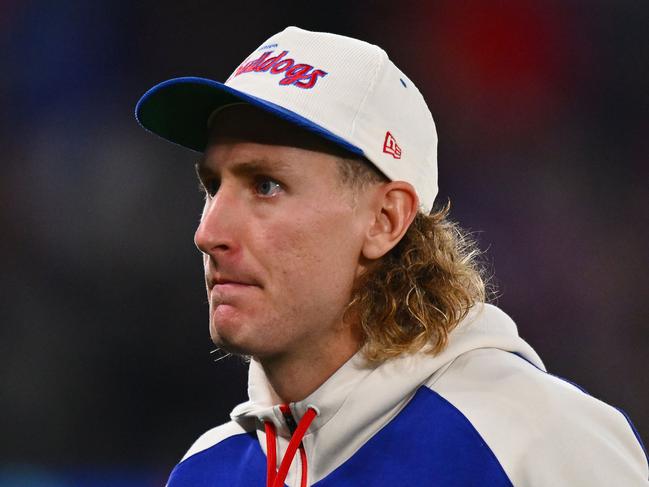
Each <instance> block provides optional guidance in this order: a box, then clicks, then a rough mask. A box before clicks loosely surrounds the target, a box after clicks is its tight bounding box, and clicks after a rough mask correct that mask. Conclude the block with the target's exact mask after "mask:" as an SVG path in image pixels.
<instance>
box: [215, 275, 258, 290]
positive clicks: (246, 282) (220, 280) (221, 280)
mask: <svg viewBox="0 0 649 487" xmlns="http://www.w3.org/2000/svg"><path fill="white" fill-rule="evenodd" d="M206 281H207V288H208V290H210V291H211V290H212V289H213V288H215V287H216V288H217V289H218V288H220V289H226V288H228V287H232V288H235V287H245V286H257V287H259V284H257V283H256V282H255V281H253V280H251V279H239V278H236V279H235V278H230V277H220V276H218V277H217V276H210V275H207V276H206Z"/></svg>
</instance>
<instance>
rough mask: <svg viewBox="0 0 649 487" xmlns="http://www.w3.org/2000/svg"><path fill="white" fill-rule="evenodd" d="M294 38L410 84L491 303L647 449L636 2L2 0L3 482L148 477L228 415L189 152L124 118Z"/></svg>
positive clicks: (644, 214)
mask: <svg viewBox="0 0 649 487" xmlns="http://www.w3.org/2000/svg"><path fill="white" fill-rule="evenodd" d="M287 25H298V26H301V27H304V28H308V29H312V30H326V31H333V32H336V33H340V34H346V35H351V36H354V37H359V38H362V39H365V40H368V41H370V42H373V43H377V44H379V45H381V46H382V47H383V48H385V49H386V50H387V52H388V53H389V54H390V56H391V57H392V59H394V60H395V61H396V64H397V65H399V66H400V67H401V68H402V69H403V70H404V71H405V72H406V73H408V75H409V76H410V77H411V78H412V79H413V80H414V81H415V82H416V83H417V84H418V85H419V88H420V89H421V91H422V92H423V93H424V96H425V97H426V98H427V100H428V102H429V106H430V108H431V111H432V112H433V115H434V116H435V119H436V121H437V125H438V131H439V136H440V148H439V154H440V155H439V161H440V183H441V184H440V187H441V194H440V197H439V200H438V201H443V200H445V199H446V198H447V197H448V198H450V199H451V201H452V203H453V213H452V215H453V217H454V219H456V220H459V221H460V222H461V223H462V224H463V225H464V226H465V227H468V228H469V229H471V230H473V231H475V232H477V233H476V236H477V238H478V239H479V241H480V243H481V246H482V248H484V249H487V251H488V258H489V262H490V264H491V266H492V267H493V269H494V271H495V275H496V280H495V282H496V284H497V285H498V288H499V297H498V299H497V303H498V304H499V305H500V306H501V307H503V308H504V309H505V310H506V311H507V312H508V313H510V314H511V315H512V316H513V318H514V319H515V320H516V321H517V323H518V325H519V329H520V332H521V334H522V335H523V336H524V337H525V338H526V339H527V340H528V341H529V342H530V343H531V344H532V345H533V346H534V347H535V348H536V349H537V351H538V352H539V353H540V355H541V357H542V358H543V359H544V361H545V363H546V365H547V366H548V369H549V370H550V371H551V372H553V373H555V374H557V375H560V376H565V377H568V378H570V379H572V380H573V381H574V382H576V383H578V384H580V385H581V386H583V387H584V388H585V389H586V390H588V391H589V392H590V393H592V394H593V395H595V396H597V397H599V398H601V399H603V400H605V401H607V402H609V403H611V404H613V405H615V406H619V407H621V408H622V409H624V410H625V411H626V412H627V413H629V415H630V416H631V418H632V419H633V420H634V422H635V424H636V426H637V428H638V430H639V432H640V435H641V436H642V437H643V438H644V439H645V440H647V439H649V375H648V374H647V373H646V370H647V359H648V358H649V328H648V325H649V308H648V303H649V279H648V278H647V271H648V270H649V266H648V264H649V257H648V256H647V244H648V243H649V225H648V223H649V222H648V221H647V220H648V215H649V212H648V211H647V208H648V203H649V185H648V184H647V180H648V179H649V164H648V162H649V157H648V156H649V37H648V33H647V30H648V27H649V3H647V2H643V1H630V0H624V1H623V0H616V1H608V0H592V1H590V2H583V1H577V0H571V1H558V0H557V1H554V0H548V1H538V0H466V1H459V0H431V1H423V0H422V1H403V2H388V1H377V2H343V1H329V2H322V3H313V2H291V1H287V2H281V3H280V2H277V3H275V2H261V1H241V2H227V3H226V2H207V1H198V0H186V1H183V2H177V1H169V0H158V1H155V2H154V1H135V2H133V1H126V0H97V1H93V2H81V1H73V0H71V1H66V2H45V1H17V0H0V31H1V32H2V35H1V37H0V39H1V40H0V68H1V69H0V107H1V108H2V110H1V112H0V147H2V159H3V161H2V164H0V225H1V228H2V230H1V232H2V238H1V239H0V246H1V247H0V249H1V251H2V260H3V262H4V263H3V269H2V272H1V273H0V295H1V300H2V315H1V318H0V320H1V327H0V359H1V360H2V365H1V367H0V486H1V487H18V486H20V487H23V486H29V487H44V486H47V487H71V486H75V487H76V486H81V487H99V486H111V487H126V486H129V487H130V486H138V487H142V486H145V487H148V486H151V487H153V486H160V485H163V484H164V481H165V479H166V478H167V475H168V473H169V471H170V469H171V468H172V467H173V465H174V464H175V463H176V462H177V460H178V459H179V458H180V456H181V455H182V454H183V453H184V451H185V450H186V448H187V447H188V446H189V445H190V444H191V442H192V441H193V440H194V439H195V438H196V437H197V436H198V434H199V433H201V432H203V431H204V430H206V429H207V428H209V427H211V426H213V425H216V424H218V423H220V422H222V421H224V420H226V419H227V417H228V413H229V411H230V409H231V408H232V407H233V406H234V405H235V404H236V403H238V402H240V401H242V400H244V399H245V385H244V384H245V379H246V367H245V365H244V364H243V363H242V362H241V361H240V360H238V359H229V360H223V361H220V362H218V363H214V362H213V357H212V356H211V355H210V353H209V352H210V350H212V348H213V347H212V346H211V343H210V340H209V334H208V329H207V321H206V320H207V315H206V310H207V306H206V300H205V296H204V290H203V284H202V268H201V261H200V258H199V254H198V252H197V250H196V249H195V248H194V246H193V243H192V239H193V231H194V227H195V225H196V223H197V221H198V218H199V212H200V209H201V206H202V205H201V196H200V195H199V193H198V191H197V189H196V188H197V184H196V181H195V176H194V174H193V171H192V169H191V164H192V163H193V162H194V158H195V157H196V156H195V155H194V154H192V153H190V152H188V151H185V150H182V149H180V148H177V147H174V146H172V145H170V144H167V143H165V142H163V141H162V140H160V139H157V138H155V137H153V136H151V135H149V134H147V133H145V132H144V131H143V130H142V129H140V128H139V127H138V126H137V124H136V122H135V121H134V118H133V114H132V113H133V108H134V104H135V102H136V101H137V99H138V97H139V96H140V95H141V94H142V93H143V92H144V91H146V90H147V89H148V88H149V87H151V86H152V85H154V84H155V83H157V82H159V81H162V80H165V79H168V78H172V77H176V76H183V75H198V76H207V77H213V78H215V79H219V80H224V79H225V78H226V77H227V76H228V75H229V73H230V72H231V71H232V70H233V69H234V68H235V67H236V66H237V65H238V63H239V62H240V61H242V60H243V59H244V58H245V56H247V55H248V54H249V52H250V51H252V50H253V49H254V48H255V47H256V46H257V45H259V44H260V43H261V42H262V41H264V40H265V39H266V38H267V37H268V36H269V35H271V34H272V33H275V32H277V31H279V30H281V29H283V28H284V27H285V26H287ZM643 370H645V372H642V371H643Z"/></svg>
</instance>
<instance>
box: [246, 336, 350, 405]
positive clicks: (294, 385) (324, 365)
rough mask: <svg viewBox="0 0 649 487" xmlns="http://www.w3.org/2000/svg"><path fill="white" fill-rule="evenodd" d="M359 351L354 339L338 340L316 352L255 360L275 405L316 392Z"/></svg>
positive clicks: (300, 398) (303, 397)
mask: <svg viewBox="0 0 649 487" xmlns="http://www.w3.org/2000/svg"><path fill="white" fill-rule="evenodd" d="M358 349H359V342H358V340H350V339H346V340H340V341H339V342H338V343H335V344H333V343H329V346H327V347H320V348H319V349H317V350H310V351H301V353H294V354H292V355H282V356H279V357H271V358H258V359H257V360H258V361H259V363H260V364H261V366H262V368H263V369H264V372H265V374H266V377H267V379H268V382H269V384H270V386H271V387H272V393H273V395H274V398H275V400H276V401H277V402H279V403H290V402H295V401H301V400H303V399H305V398H306V397H307V396H309V395H310V394H311V393H313V392H314V391H315V390H316V389H318V388H319V387H320V386H321V385H322V384H323V383H324V382H325V381H326V380H327V379H328V378H329V377H331V376H332V375H333V374H334V372H336V371H337V370H338V369H339V368H340V367H341V366H342V365H343V364H344V363H345V362H347V361H348V360H349V359H350V358H351V357H352V356H353V355H354V354H355V353H356V352H357V351H358Z"/></svg>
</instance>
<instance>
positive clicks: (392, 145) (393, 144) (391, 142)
mask: <svg viewBox="0 0 649 487" xmlns="http://www.w3.org/2000/svg"><path fill="white" fill-rule="evenodd" d="M383 152H385V153H386V154H390V155H391V156H392V157H394V158H395V159H401V147H399V144H397V141H396V139H395V138H394V137H392V134H391V133H390V132H386V133H385V141H384V142H383Z"/></svg>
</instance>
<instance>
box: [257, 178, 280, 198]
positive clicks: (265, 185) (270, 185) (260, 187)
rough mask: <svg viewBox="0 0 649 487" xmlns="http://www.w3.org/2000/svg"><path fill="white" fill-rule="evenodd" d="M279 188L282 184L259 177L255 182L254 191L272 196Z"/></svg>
mask: <svg viewBox="0 0 649 487" xmlns="http://www.w3.org/2000/svg"><path fill="white" fill-rule="evenodd" d="M281 189H282V186H281V185H280V184H279V183H278V182H277V181H273V180H272V179H267V178H266V179H260V180H259V181H257V182H256V183H255V191H256V192H257V194H259V195H261V196H274V195H275V194H277V193H278V192H279V191H281Z"/></svg>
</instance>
